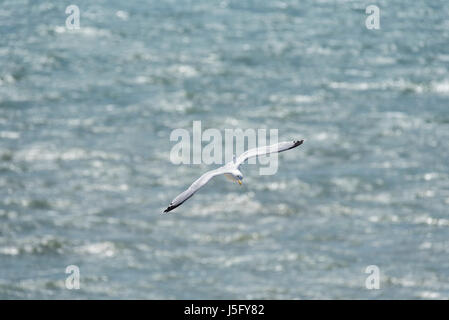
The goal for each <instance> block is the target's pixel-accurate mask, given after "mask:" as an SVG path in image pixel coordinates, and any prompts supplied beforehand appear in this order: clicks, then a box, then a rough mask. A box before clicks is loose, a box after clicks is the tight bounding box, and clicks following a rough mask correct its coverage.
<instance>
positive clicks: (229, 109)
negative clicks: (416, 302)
mask: <svg viewBox="0 0 449 320" xmlns="http://www.w3.org/2000/svg"><path fill="white" fill-rule="evenodd" d="M70 4H76V5H77V6H79V8H80V11H81V17H80V23H81V28H80V29H79V30H75V31H69V30H67V29H66V27H65V20H66V18H67V16H68V15H66V14H65V9H66V7H67V6H68V5H70ZM369 4H376V5H378V6H379V7H380V10H381V12H380V14H381V20H380V23H381V29H380V30H368V29H367V28H366V27H365V19H366V17H367V15H366V13H365V8H366V7H367V6H368V5H369ZM0 34H1V38H0V66H1V67H0V298H2V299H28V298H38V299H86V298H98V299H110V298H127V299H129V298H144V299H181V298H184V299H185V298H193V299H206V298H207V299H214V298H217V299H223V298H227V299H255V298H258V299H259V298H260V299H317V298H324V299H388V298H392V299H403V298H435V299H442V298H449V259H448V253H449V242H448V236H449V215H448V205H449V166H448V158H449V150H448V140H449V110H448V107H449V105H448V102H449V101H448V98H449V75H448V68H449V45H448V43H449V42H448V41H449V4H448V2H447V1H445V0H432V1H430V0H428V1H405V0H400V1H399V0H398V1H386V0H381V1H373V2H365V1H350V0H348V1H336V0H335V1H331V0H320V1H312V0H307V1H287V0H282V1H281V0H273V1H252V0H229V1H228V0H223V1H216V0H191V1H188V0H176V1H174V0H171V1H127V2H123V1H118V0H113V1H87V0H74V1H34V0H33V1H31V0H29V1H24V0H6V1H0ZM195 120H201V121H202V125H203V129H207V128H218V129H220V130H224V129H225V128H243V129H245V128H255V129H257V128H266V129H270V128H277V129H279V140H292V139H297V138H305V139H306V143H305V144H304V145H303V146H301V147H300V148H298V149H295V150H294V151H291V152H286V153H283V154H282V155H281V156H280V161H279V162H280V166H279V170H278V173H277V174H276V175H275V176H259V174H258V172H259V171H258V166H256V165H248V166H246V167H244V168H243V172H244V174H245V180H244V182H245V183H244V185H243V186H242V187H239V186H238V185H236V184H235V183H230V182H228V181H227V180H225V179H224V178H222V177H219V178H216V180H214V181H211V182H210V185H209V186H208V188H205V189H204V190H202V191H201V192H199V193H198V194H197V195H195V197H194V198H192V199H190V200H189V201H188V202H186V203H185V204H184V205H183V206H182V207H179V208H178V209H176V210H175V211H173V214H169V215H161V212H162V211H163V209H165V208H166V206H167V205H168V203H169V202H170V201H171V200H172V199H173V197H174V196H176V195H177V194H178V193H179V192H181V191H182V190H183V189H184V188H185V187H186V186H188V185H189V184H190V183H191V182H192V181H193V180H194V179H196V178H197V177H198V176H199V175H201V174H202V173H203V172H204V171H206V170H209V169H210V168H211V167H210V166H205V165H174V164H172V163H171V162H170V159H169V153H170V150H171V148H172V147H173V145H174V143H173V142H170V140H169V136H170V133H171V132H172V130H173V129H176V128H185V129H187V130H191V128H192V122H193V121H195ZM68 265H77V266H79V268H80V273H81V289H80V290H68V289H66V287H65V279H66V277H67V275H66V274H65V268H66V266H68ZM369 265H377V266H378V267H379V268H380V271H381V288H380V290H367V289H366V288H365V279H366V277H367V276H368V275H367V274H365V273H364V271H365V268H366V267H367V266H369Z"/></svg>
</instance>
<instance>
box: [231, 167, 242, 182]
mask: <svg viewBox="0 0 449 320" xmlns="http://www.w3.org/2000/svg"><path fill="white" fill-rule="evenodd" d="M232 175H233V176H234V178H235V180H236V181H237V182H238V184H239V185H242V180H243V174H242V173H241V172H240V170H235V171H234V172H233V173H232Z"/></svg>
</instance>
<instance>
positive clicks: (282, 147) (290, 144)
mask: <svg viewBox="0 0 449 320" xmlns="http://www.w3.org/2000/svg"><path fill="white" fill-rule="evenodd" d="M303 142H304V140H295V141H287V142H279V143H277V144H272V145H271V146H265V147H259V148H254V149H250V150H247V151H245V152H243V153H242V154H241V155H240V156H239V157H238V158H237V159H236V160H235V164H236V165H237V167H239V166H240V165H241V164H242V163H243V162H245V160H246V159H249V158H252V157H257V156H261V155H264V154H269V153H274V152H282V151H287V150H290V149H293V148H296V147H297V146H299V145H301V144H302V143H303Z"/></svg>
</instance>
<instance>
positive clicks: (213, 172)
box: [164, 167, 227, 212]
mask: <svg viewBox="0 0 449 320" xmlns="http://www.w3.org/2000/svg"><path fill="white" fill-rule="evenodd" d="M226 172H227V170H226V169H225V168H224V167H220V168H218V169H215V170H211V171H208V172H206V173H205V174H203V175H202V176H201V177H199V178H198V179H197V180H195V182H193V183H192V184H191V186H190V187H189V188H188V189H187V190H185V191H184V192H182V193H181V194H180V195H178V196H177V197H176V198H175V199H174V200H173V201H172V202H170V205H169V206H168V208H167V209H165V210H164V212H169V211H171V210H173V209H174V208H176V207H179V206H180V205H181V204H183V203H184V202H185V201H186V200H188V199H189V198H190V197H192V196H193V195H194V194H195V192H197V191H198V190H199V189H200V188H201V187H202V186H204V185H205V184H206V183H208V182H209V180H210V179H212V178H213V177H215V176H218V175H221V174H224V173H226Z"/></svg>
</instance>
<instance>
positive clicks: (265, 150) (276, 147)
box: [164, 140, 304, 212]
mask: <svg viewBox="0 0 449 320" xmlns="http://www.w3.org/2000/svg"><path fill="white" fill-rule="evenodd" d="M303 142H304V140H300V141H289V142H280V143H277V144H273V145H271V146H265V147H259V148H254V149H250V150H247V151H245V152H244V153H242V154H241V155H240V156H239V157H237V158H236V157H235V156H234V159H233V160H232V161H230V162H228V163H226V164H225V165H224V166H222V167H220V168H218V169H215V170H211V171H208V172H206V173H205V174H203V175H202V176H201V177H199V178H198V179H197V180H196V181H195V182H193V183H192V185H191V186H190V187H189V188H188V189H187V190H185V191H184V192H182V193H181V194H180V195H178V196H177V197H176V198H175V199H174V200H173V201H172V202H171V203H170V205H169V206H168V208H167V209H165V211H164V212H169V211H171V210H173V209H175V208H176V207H179V206H180V205H181V204H183V203H184V202H185V201H186V200H187V199H189V198H190V197H192V196H193V195H194V194H195V192H197V191H198V190H199V189H200V188H201V187H202V186H204V185H205V184H206V183H207V182H209V180H210V179H212V178H213V177H215V176H218V175H222V174H224V175H225V176H226V177H227V178H228V179H230V180H232V181H236V182H238V183H239V184H242V180H243V174H242V172H241V171H240V170H239V168H240V166H241V165H242V163H244V162H245V160H247V159H248V158H252V157H256V156H260V155H264V154H269V153H273V152H282V151H286V150H290V149H293V148H296V147H297V146H299V145H301V144H302V143H303Z"/></svg>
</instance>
